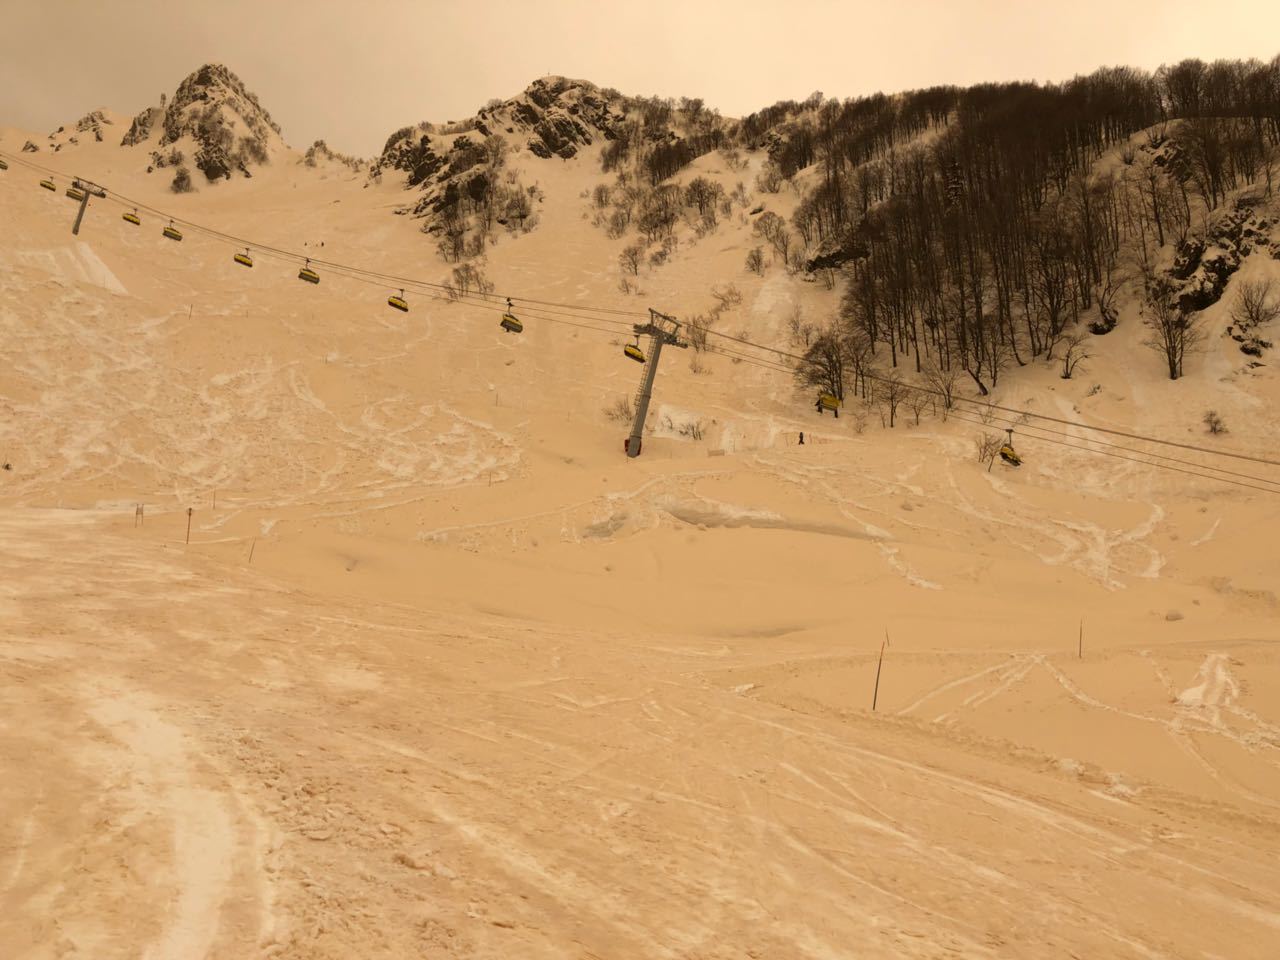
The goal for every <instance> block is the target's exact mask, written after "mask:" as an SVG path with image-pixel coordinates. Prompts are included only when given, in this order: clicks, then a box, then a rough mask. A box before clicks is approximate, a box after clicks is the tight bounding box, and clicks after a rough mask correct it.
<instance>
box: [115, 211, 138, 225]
mask: <svg viewBox="0 0 1280 960" xmlns="http://www.w3.org/2000/svg"><path fill="white" fill-rule="evenodd" d="M120 219H121V220H126V221H128V222H129V223H132V224H133V225H134V226H135V227H140V226H142V220H141V219H140V218H139V217H138V215H137V214H136V213H122V214H120Z"/></svg>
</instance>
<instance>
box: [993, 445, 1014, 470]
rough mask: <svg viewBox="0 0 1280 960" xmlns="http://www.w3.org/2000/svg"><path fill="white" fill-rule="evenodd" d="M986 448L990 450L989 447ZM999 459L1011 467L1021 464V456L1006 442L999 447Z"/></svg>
mask: <svg viewBox="0 0 1280 960" xmlns="http://www.w3.org/2000/svg"><path fill="white" fill-rule="evenodd" d="M987 449H988V450H990V449H991V448H990V447H988V448H987ZM1000 459H1001V460H1003V461H1004V462H1005V463H1007V464H1009V466H1011V467H1020V466H1022V458H1021V457H1020V456H1018V451H1016V450H1014V449H1013V446H1012V445H1011V444H1008V443H1006V444H1005V445H1004V446H1002V447H1001V448H1000Z"/></svg>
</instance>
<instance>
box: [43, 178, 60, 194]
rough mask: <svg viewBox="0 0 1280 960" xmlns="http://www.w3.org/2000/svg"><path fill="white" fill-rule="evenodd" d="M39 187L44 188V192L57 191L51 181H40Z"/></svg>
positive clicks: (56, 187) (55, 185)
mask: <svg viewBox="0 0 1280 960" xmlns="http://www.w3.org/2000/svg"><path fill="white" fill-rule="evenodd" d="M40 186H42V187H44V188H45V189H46V190H53V191H55V192H56V191H57V189H58V186H57V184H55V183H54V182H53V181H52V180H41V181H40Z"/></svg>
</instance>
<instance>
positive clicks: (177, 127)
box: [121, 64, 280, 180]
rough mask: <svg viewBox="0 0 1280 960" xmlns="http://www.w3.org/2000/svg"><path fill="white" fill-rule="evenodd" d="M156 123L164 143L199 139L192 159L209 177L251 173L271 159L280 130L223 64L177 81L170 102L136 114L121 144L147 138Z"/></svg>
mask: <svg viewBox="0 0 1280 960" xmlns="http://www.w3.org/2000/svg"><path fill="white" fill-rule="evenodd" d="M157 124H158V125H159V127H160V130H161V134H160V138H159V142H158V145H159V146H160V147H165V146H167V145H169V144H171V143H174V142H175V141H177V140H179V139H181V138H183V137H190V138H191V139H192V140H194V141H195V144H196V152H195V155H194V157H193V160H194V162H195V165H196V167H198V168H199V169H200V170H201V172H203V173H204V175H205V177H206V178H207V179H208V180H219V179H228V178H230V176H231V174H232V172H234V171H237V170H238V171H240V172H241V173H242V174H244V175H245V176H246V177H247V176H249V175H250V174H249V167H250V166H251V165H252V164H255V163H266V162H267V159H268V150H267V147H268V144H269V143H270V141H271V140H272V138H278V137H279V134H280V127H279V125H277V124H276V123H275V122H274V121H273V120H272V119H271V114H269V113H268V112H267V111H266V110H265V109H264V108H263V106H262V104H261V103H259V102H258V98H257V97H256V96H254V94H253V93H251V92H250V91H249V90H248V89H247V88H246V87H245V85H244V83H243V82H242V81H241V80H240V78H239V77H237V76H236V75H235V74H234V73H232V72H231V71H230V70H228V69H227V68H226V67H224V66H222V65H221V64H205V65H204V66H203V67H201V68H200V69H199V70H197V71H196V72H195V73H192V74H191V75H190V76H188V77H187V78H186V79H185V80H183V81H182V83H181V84H179V85H178V89H177V91H176V92H175V93H174V95H173V97H172V99H170V100H169V102H168V105H167V106H164V107H148V108H147V109H146V110H144V111H142V112H141V113H139V114H138V115H137V116H136V117H134V119H133V123H132V125H131V126H130V127H129V132H128V133H126V134H125V136H124V139H123V140H122V141H121V145H122V146H133V145H135V144H138V143H142V142H144V141H145V140H147V139H148V138H150V136H151V135H152V133H153V132H154V130H155V128H156V126H157Z"/></svg>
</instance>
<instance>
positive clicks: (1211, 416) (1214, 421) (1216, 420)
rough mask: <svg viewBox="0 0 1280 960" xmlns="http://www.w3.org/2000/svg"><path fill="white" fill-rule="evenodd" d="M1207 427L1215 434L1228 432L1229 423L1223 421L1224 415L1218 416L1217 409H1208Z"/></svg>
mask: <svg viewBox="0 0 1280 960" xmlns="http://www.w3.org/2000/svg"><path fill="white" fill-rule="evenodd" d="M1204 425H1205V428H1206V429H1207V430H1208V431H1209V432H1210V433H1212V434H1214V435H1215V436H1217V435H1218V434H1220V433H1226V432H1227V425H1226V424H1225V423H1223V422H1222V417H1220V416H1218V411H1217V410H1206V411H1205V414H1204Z"/></svg>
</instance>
